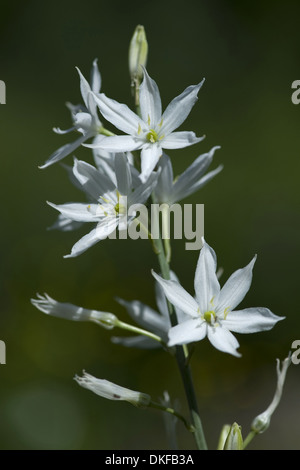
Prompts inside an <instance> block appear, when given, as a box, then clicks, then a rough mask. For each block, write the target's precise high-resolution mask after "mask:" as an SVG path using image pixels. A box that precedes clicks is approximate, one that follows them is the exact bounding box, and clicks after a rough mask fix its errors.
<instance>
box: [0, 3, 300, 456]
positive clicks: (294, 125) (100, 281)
mask: <svg viewBox="0 0 300 470" xmlns="http://www.w3.org/2000/svg"><path fill="white" fill-rule="evenodd" d="M299 13H300V5H299V2H291V1H287V2H279V1H278V2H277V1H275V2H274V1H264V2H258V1H256V2H253V1H249V0H247V1H244V2H239V1H237V0H227V1H221V0H213V1H204V0H197V1H196V0H186V1H185V2H179V1H174V0H172V1H170V0H166V1H162V2H158V1H152V2H150V3H149V2H137V1H135V0H132V1H130V2H126V1H114V2H110V3H108V2H102V1H101V0H97V1H91V0H87V1H86V2H84V3H82V2H79V1H78V0H72V1H69V0H67V1H60V2H58V1H56V0H53V1H52V2H38V1H24V0H23V1H16V2H8V1H2V2H1V17H0V38H1V41H0V57H1V59H0V60H1V67H0V79H1V80H4V81H5V83H6V87H7V104H6V105H2V106H1V107H0V115H1V117H0V119H1V192H2V194H1V200H2V211H1V213H2V216H1V219H2V221H1V235H0V236H1V270H0V276H1V282H0V289H1V307H0V308H1V312H0V339H2V340H3V341H5V343H6V347H7V364H6V365H0V415H1V419H0V447H1V449H164V448H165V449H166V448H168V443H167V441H166V437H165V431H164V426H163V420H162V416H161V415H160V414H159V412H152V411H141V410H137V409H135V408H134V407H131V406H130V405H129V404H126V403H114V402H108V401H105V400H104V399H101V398H99V397H97V396H96V395H93V394H92V393H91V392H89V391H87V390H84V389H82V388H80V387H79V386H78V385H77V384H76V383H75V381H74V380H73V377H74V375H75V374H81V373H82V370H83V369H85V370H86V371H87V372H89V373H91V374H93V375H95V376H96V377H100V378H106V379H108V380H111V381H114V382H116V383H118V384H120V385H123V386H127V387H128V388H132V389H134V390H140V391H143V392H146V393H149V394H151V395H152V396H153V398H155V399H157V398H158V397H159V396H161V395H162V393H163V391H164V390H165V389H168V390H169V392H170V394H171V396H172V397H174V398H175V397H176V398H178V399H179V400H180V402H181V409H182V411H183V412H185V411H186V409H185V400H184V394H183V390H182V386H181V383H180V378H179V375H178V373H177V369H176V365H175V363H174V361H173V359H172V358H171V357H169V356H168V355H166V354H165V353H163V352H162V351H155V352H149V351H140V350H134V349H131V350H129V349H124V348H122V346H116V345H112V344H111V342H110V335H111V334H110V333H107V332H106V331H105V330H102V329H100V328H98V327H97V326H95V325H92V324H79V323H77V324H76V323H72V322H68V321H65V320H59V319H56V318H52V317H47V316H46V315H43V314H42V313H41V312H39V311H37V310H36V309H34V307H33V306H32V305H31V304H30V298H31V297H34V296H35V294H36V292H40V293H43V292H47V293H48V294H49V295H51V296H52V297H54V298H55V299H57V300H60V301H67V302H71V303H74V304H77V305H81V306H85V307H89V308H95V309H99V310H106V311H112V312H115V313H117V314H118V315H119V316H120V318H122V319H124V320H127V319H128V317H127V315H126V312H125V311H124V309H123V308H122V307H121V306H119V305H118V304H117V303H116V302H115V301H114V297H115V296H119V297H123V298H125V299H127V300H132V299H139V300H141V301H143V302H145V303H147V304H149V305H151V306H153V307H154V306H155V301H154V296H153V279H152V277H151V274H150V270H151V268H155V269H158V266H157V261H156V258H155V255H154V254H153V253H152V252H151V247H150V246H148V244H147V242H146V241H143V240H140V241H119V242H116V241H113V240H112V241H109V240H108V241H105V242H103V243H99V244H98V245H96V246H95V247H94V248H92V249H90V250H89V251H88V252H86V253H85V254H83V255H81V256H80V257H78V258H75V259H63V255H65V254H67V253H69V252H70V249H71V246H72V245H73V244H74V242H75V241H76V240H78V239H79V237H80V236H81V235H83V234H84V233H86V228H83V229H82V230H80V233H79V232H72V233H61V232H52V231H47V227H49V226H50V225H51V224H52V223H53V222H54V220H55V219H56V213H54V212H55V211H53V209H52V208H50V207H49V206H47V205H46V200H50V201H52V202H54V203H63V202H68V201H72V200H74V201H79V200H82V194H81V193H79V192H78V191H77V190H76V189H75V188H74V187H73V186H72V185H71V184H70V182H69V181H68V178H67V177H66V174H65V171H64V170H63V169H62V168H61V166H60V165H55V166H52V167H50V168H48V169H46V170H39V169H38V165H40V164H42V163H44V161H45V160H46V159H47V158H48V157H49V155H50V154H51V153H52V152H53V151H54V150H55V149H56V148H58V147H60V146H61V145H63V144H64V143H67V142H69V141H70V140H71V139H74V138H75V135H71V136H70V135H69V136H67V137H63V136H57V135H55V134H54V133H53V132H52V130H51V129H52V127H54V126H59V127H61V128H68V127H70V119H69V111H68V110H67V108H66V107H65V105H64V104H65V102H66V101H71V102H73V103H79V102H81V99H80V91H79V80H78V75H77V72H76V70H75V66H79V67H80V69H81V71H82V72H83V73H84V74H85V76H88V75H89V71H90V67H91V64H92V61H93V59H94V58H95V57H98V59H99V67H100V70H101V73H102V79H103V88H102V90H103V91H104V92H105V93H106V94H107V95H108V96H110V97H113V98H115V99H117V100H118V101H120V102H126V103H128V104H129V105H131V103H132V101H131V94H130V80H129V76H128V70H127V51H128V44H129V41H130V38H131V35H132V33H133V30H134V28H135V26H136V25H137V24H143V25H144V26H145V28H146V32H147V38H148V42H149V48H150V50H149V60H148V71H149V73H150V75H151V76H152V77H153V78H154V79H155V80H156V81H157V83H158V85H159V87H160V91H161V95H162V100H163V106H166V105H167V104H168V103H169V101H170V100H171V99H172V98H173V97H175V96H176V95H178V94H179V93H180V92H181V91H182V90H183V89H184V88H185V87H186V86H188V85H190V84H195V83H198V82H199V81H200V80H201V79H202V78H203V77H205V78H206V82H205V85H204V86H203V88H202V89H201V91H200V94H199V101H198V103H197V105H196V106H195V107H194V109H193V111H192V113H191V114H190V116H189V117H188V119H187V121H186V123H185V124H184V125H183V126H182V130H194V131H195V132H196V133H197V134H198V135H202V134H205V135H206V139H205V140H204V141H203V142H201V143H200V144H198V145H197V146H194V147H191V148H188V149H183V150H178V151H170V152H169V154H170V155H171V156H172V161H173V165H174V168H175V173H180V172H181V171H182V170H183V169H184V168H185V167H186V166H187V165H188V164H190V163H191V162H192V161H193V159H194V158H195V157H196V156H198V155H199V154H200V153H203V152H206V151H208V150H209V149H210V148H211V147H212V146H214V145H221V146H222V149H221V150H219V151H218V152H217V153H216V156H215V161H214V164H213V165H214V167H216V166H217V165H218V164H220V163H222V164H224V170H223V172H222V173H221V174H220V175H218V176H217V177H216V178H215V180H214V181H212V182H211V183H210V184H209V185H208V186H206V187H205V188H204V189H203V190H202V191H201V192H199V193H197V194H196V195H195V196H193V197H190V198H188V199H186V200H185V201H184V202H186V203H188V202H193V203H197V202H198V203H204V204H205V236H206V240H207V241H208V243H209V244H211V245H212V246H213V247H214V248H215V250H216V252H217V254H218V262H219V265H220V266H222V267H223V268H224V274H223V278H222V279H221V281H223V282H224V281H225V280H226V279H227V277H228V276H229V275H230V274H231V273H232V272H233V271H234V270H236V269H237V268H239V267H242V266H245V265H246V264H247V263H248V262H249V261H250V259H251V258H252V257H253V255H254V254H255V253H257V254H258V260H257V263H256V266H255V270H254V279H253V284H252V288H251V290H250V292H249V293H248V295H247V296H246V299H245V300H244V301H243V304H242V305H241V307H250V306H258V305H261V306H266V307H269V308H270V309H271V310H272V311H274V313H276V314H278V315H280V316H282V315H283V316H286V320H285V321H284V322H281V323H280V324H279V325H277V326H276V327H275V328H274V330H272V331H270V332H265V333H260V334H255V335H250V336H247V335H244V336H243V335H239V336H238V339H239V341H240V345H241V348H240V351H241V353H242V355H243V356H242V358H241V359H237V358H234V357H231V356H229V355H225V354H222V353H220V352H219V351H217V350H215V349H214V348H213V347H212V346H211V345H210V344H209V343H208V341H207V340H205V341H202V342H201V343H199V344H198V345H197V347H196V350H195V353H194V356H193V358H192V368H193V374H194V379H195V383H196V388H197V394H198V398H199V404H200V409H201V415H202V419H203V424H204V427H205V430H206V435H207V441H208V445H209V447H210V448H215V447H216V443H217V440H218V435H219V431H220V429H221V427H222V425H223V424H224V423H227V422H229V423H231V422H233V421H237V422H238V423H239V424H241V425H242V428H243V432H244V434H247V432H248V429H249V425H250V423H251V421H252V419H253V418H254V417H255V416H256V415H257V414H258V413H260V412H262V411H264V409H265V408H266V407H267V405H268V404H269V402H270V400H271V398H272V396H273V393H274V390H275V383H276V374H275V358H276V357H279V358H281V359H283V358H284V357H285V356H286V355H287V353H288V351H289V350H290V348H291V344H292V342H293V341H294V340H295V339H300V312H299V305H298V304H299V303H298V301H297V292H298V291H299V244H298V241H299V227H300V224H299V202H300V201H299V171H300V163H299V155H300V140H299V125H300V106H296V105H294V104H292V101H291V94H292V90H291V84H292V82H293V81H294V80H297V79H300V67H299V55H300V38H299ZM76 156H77V157H79V158H84V159H87V160H88V161H91V155H90V152H89V151H88V150H87V149H84V148H81V149H79V150H78V152H76ZM71 161H72V158H71V157H68V158H67V160H66V163H69V164H70V163H71ZM197 258H198V253H197V252H195V251H185V249H184V241H177V242H176V243H174V246H173V264H172V266H173V269H174V270H175V271H176V272H177V274H178V276H179V277H180V279H181V281H182V283H183V285H184V286H185V287H186V288H187V289H188V290H190V292H192V290H193V276H194V271H195V266H196V262H197ZM113 333H114V332H113ZM299 373H300V365H299V366H298V367H297V366H296V365H292V366H291V367H290V369H289V372H288V377H287V382H286V387H285V391H284V396H283V399H282V402H281V404H280V406H279V408H278V410H277V411H276V413H275V414H274V416H273V419H272V424H271V427H270V429H269V430H268V431H267V432H266V433H265V434H263V435H261V436H259V437H257V438H256V439H255V440H254V441H253V443H252V444H251V446H250V447H249V448H252V449H278V448H280V449H300V432H299V421H300V407H299V391H300V376H299ZM178 438H179V445H180V447H181V448H184V449H192V448H193V447H194V443H193V440H192V439H191V437H190V436H189V435H188V433H187V432H186V431H185V429H183V427H182V426H181V425H178Z"/></svg>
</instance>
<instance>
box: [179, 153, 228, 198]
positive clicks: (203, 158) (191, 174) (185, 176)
mask: <svg viewBox="0 0 300 470" xmlns="http://www.w3.org/2000/svg"><path fill="white" fill-rule="evenodd" d="M219 148H220V147H213V148H212V149H211V150H210V152H208V153H205V154H203V155H200V156H199V157H198V158H196V160H194V161H193V163H192V164H191V165H190V166H189V167H188V168H187V169H186V170H185V171H184V172H183V173H182V174H181V175H180V176H179V177H178V179H177V181H176V182H175V183H174V191H175V193H176V194H178V195H180V196H181V197H180V199H182V195H184V194H186V193H187V192H188V190H189V188H191V187H193V186H194V185H196V184H199V181H201V177H202V176H203V175H204V173H205V172H206V170H207V168H208V167H209V165H210V164H211V162H212V159H213V155H214V153H215V151H216V149H219Z"/></svg>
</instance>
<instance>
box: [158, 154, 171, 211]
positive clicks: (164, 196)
mask: <svg viewBox="0 0 300 470" xmlns="http://www.w3.org/2000/svg"><path fill="white" fill-rule="evenodd" d="M159 168H161V172H160V176H159V179H158V181H157V185H156V187H155V199H156V202H157V203H164V202H166V203H168V202H169V199H170V197H172V194H173V180H174V175H173V167H172V163H171V159H170V157H169V156H168V155H167V154H165V153H164V154H163V155H162V157H161V158H160V160H159Z"/></svg>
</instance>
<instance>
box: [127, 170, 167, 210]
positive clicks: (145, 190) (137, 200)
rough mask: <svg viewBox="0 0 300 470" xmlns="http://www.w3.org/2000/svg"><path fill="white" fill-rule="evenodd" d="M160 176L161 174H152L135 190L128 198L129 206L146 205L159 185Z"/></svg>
mask: <svg viewBox="0 0 300 470" xmlns="http://www.w3.org/2000/svg"><path fill="white" fill-rule="evenodd" d="M158 176H159V173H154V172H153V173H151V175H150V176H149V177H148V179H147V181H146V182H145V183H142V184H140V185H139V186H138V187H137V188H135V190H134V191H133V192H132V193H131V194H130V195H129V196H128V206H131V205H133V204H144V203H145V202H146V201H147V199H148V198H149V196H150V195H151V193H152V191H153V189H154V187H155V185H156V184H157V178H158Z"/></svg>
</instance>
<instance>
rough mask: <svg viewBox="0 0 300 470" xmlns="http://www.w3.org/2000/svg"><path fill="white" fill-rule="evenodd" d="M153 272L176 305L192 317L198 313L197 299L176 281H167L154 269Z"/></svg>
mask: <svg viewBox="0 0 300 470" xmlns="http://www.w3.org/2000/svg"><path fill="white" fill-rule="evenodd" d="M152 274H153V276H154V277H155V279H156V280H157V282H159V283H160V285H161V286H162V288H163V290H164V293H165V295H166V297H167V298H168V300H169V301H170V302H171V304H173V305H174V307H178V308H180V309H181V310H182V311H183V312H184V313H186V314H187V315H190V316H192V317H196V316H197V315H198V313H197V312H198V304H197V302H196V300H195V299H194V298H193V297H192V296H191V295H190V294H189V293H188V292H187V291H186V290H185V289H184V288H183V287H182V286H181V285H180V284H179V283H178V282H176V281H167V280H165V279H163V278H162V277H160V276H159V275H158V274H156V273H155V272H154V271H153V270H152Z"/></svg>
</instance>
